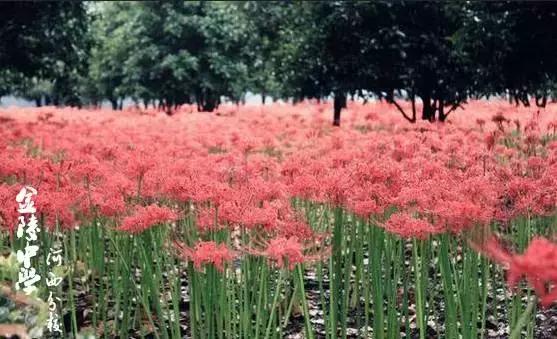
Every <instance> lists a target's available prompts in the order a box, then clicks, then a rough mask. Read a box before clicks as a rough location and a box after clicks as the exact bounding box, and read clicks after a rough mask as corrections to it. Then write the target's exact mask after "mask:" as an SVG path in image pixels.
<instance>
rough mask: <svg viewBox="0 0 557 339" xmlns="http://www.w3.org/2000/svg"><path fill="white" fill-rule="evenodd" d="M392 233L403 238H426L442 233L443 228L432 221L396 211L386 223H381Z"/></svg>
mask: <svg viewBox="0 0 557 339" xmlns="http://www.w3.org/2000/svg"><path fill="white" fill-rule="evenodd" d="M380 225H381V226H383V228H384V229H385V230H386V231H387V232H390V233H394V234H397V235H399V236H401V237H403V238H418V239H424V238H427V237H428V236H430V235H433V234H436V233H440V232H441V231H442V229H440V228H438V227H436V226H435V225H432V224H431V223H429V222H427V221H425V220H423V219H417V218H414V217H412V216H411V215H410V214H408V213H395V214H393V215H391V217H390V218H389V220H387V222H385V223H380Z"/></svg>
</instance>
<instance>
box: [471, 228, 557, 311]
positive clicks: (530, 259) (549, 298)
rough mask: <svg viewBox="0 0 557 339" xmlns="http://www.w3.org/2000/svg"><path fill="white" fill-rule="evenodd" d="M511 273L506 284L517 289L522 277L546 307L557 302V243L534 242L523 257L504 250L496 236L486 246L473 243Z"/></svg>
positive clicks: (537, 238)
mask: <svg viewBox="0 0 557 339" xmlns="http://www.w3.org/2000/svg"><path fill="white" fill-rule="evenodd" d="M472 246H473V247H474V248H476V249H477V250H479V251H481V252H482V253H484V254H485V255H487V256H488V257H490V258H491V259H493V260H494V261H496V262H498V263H499V264H502V265H504V267H505V268H506V269H507V270H508V272H507V282H508V284H509V285H510V286H516V285H517V284H518V283H519V282H520V280H522V279H523V278H524V279H526V281H528V283H529V284H530V285H531V286H532V287H533V288H534V290H535V291H536V294H537V295H538V297H539V298H540V304H541V305H542V306H543V307H549V306H550V305H551V304H553V303H554V302H557V244H556V243H553V242H551V241H549V240H548V239H546V238H542V237H536V238H534V239H532V241H531V242H530V244H529V245H528V248H527V249H526V251H524V253H522V254H515V253H512V252H510V251H508V250H507V249H505V248H504V247H503V245H502V244H501V241H500V240H499V239H498V238H496V237H494V236H493V237H491V238H489V239H488V240H487V241H486V242H485V243H483V244H479V245H478V244H472Z"/></svg>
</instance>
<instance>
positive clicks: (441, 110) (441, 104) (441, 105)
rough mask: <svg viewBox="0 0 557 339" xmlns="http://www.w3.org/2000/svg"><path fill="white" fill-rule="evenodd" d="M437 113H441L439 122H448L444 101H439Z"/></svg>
mask: <svg viewBox="0 0 557 339" xmlns="http://www.w3.org/2000/svg"><path fill="white" fill-rule="evenodd" d="M438 105H439V106H438V107H437V111H438V112H439V121H441V122H445V120H447V116H446V115H445V102H444V101H443V99H439V103H438Z"/></svg>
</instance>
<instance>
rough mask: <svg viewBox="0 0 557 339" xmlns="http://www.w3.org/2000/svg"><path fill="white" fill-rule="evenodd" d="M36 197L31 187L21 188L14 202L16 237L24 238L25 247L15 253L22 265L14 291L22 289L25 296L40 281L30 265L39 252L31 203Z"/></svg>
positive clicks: (36, 227) (35, 219)
mask: <svg viewBox="0 0 557 339" xmlns="http://www.w3.org/2000/svg"><path fill="white" fill-rule="evenodd" d="M35 195H37V190H36V189H34V188H33V187H31V186H25V187H23V188H22V189H21V190H20V191H19V193H18V194H17V196H16V201H17V203H18V204H19V206H18V212H19V214H20V215H19V218H18V225H17V233H16V236H17V238H18V239H20V238H25V247H24V248H23V250H18V251H17V253H16V256H17V260H18V262H19V263H20V264H21V265H22V266H21V268H20V270H19V274H18V280H17V283H16V289H18V290H20V289H22V290H23V291H24V292H25V293H26V294H31V293H33V292H34V291H36V290H37V287H36V286H35V284H36V283H37V282H39V281H40V280H41V276H40V275H39V274H37V271H36V270H35V268H34V267H32V265H31V259H32V258H33V257H35V256H36V255H37V253H38V251H39V246H38V245H37V244H36V242H37V233H38V232H40V229H39V228H38V222H37V217H36V216H35V213H36V211H37V210H36V208H35V203H34V201H33V196H35Z"/></svg>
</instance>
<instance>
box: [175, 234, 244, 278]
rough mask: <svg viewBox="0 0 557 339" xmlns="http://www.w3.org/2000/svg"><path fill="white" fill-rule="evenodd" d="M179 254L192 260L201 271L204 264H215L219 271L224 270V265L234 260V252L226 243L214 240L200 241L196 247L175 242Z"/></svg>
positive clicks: (185, 258)
mask: <svg viewBox="0 0 557 339" xmlns="http://www.w3.org/2000/svg"><path fill="white" fill-rule="evenodd" d="M174 244H175V247H176V249H177V250H178V251H179V256H180V257H181V258H182V259H184V260H187V261H192V262H193V265H194V267H195V269H196V270H198V271H201V270H202V268H203V265H206V264H210V265H214V266H215V267H216V268H217V269H218V270H219V271H221V272H222V271H224V265H225V263H227V262H230V261H232V259H233V258H234V252H233V251H232V250H230V249H228V248H227V247H226V245H225V244H217V243H216V242H214V241H200V242H198V243H197V244H196V245H195V247H193V248H191V247H187V246H185V245H184V244H183V243H180V242H175V243H174Z"/></svg>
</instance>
